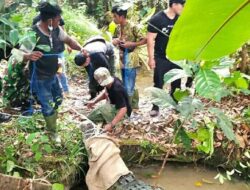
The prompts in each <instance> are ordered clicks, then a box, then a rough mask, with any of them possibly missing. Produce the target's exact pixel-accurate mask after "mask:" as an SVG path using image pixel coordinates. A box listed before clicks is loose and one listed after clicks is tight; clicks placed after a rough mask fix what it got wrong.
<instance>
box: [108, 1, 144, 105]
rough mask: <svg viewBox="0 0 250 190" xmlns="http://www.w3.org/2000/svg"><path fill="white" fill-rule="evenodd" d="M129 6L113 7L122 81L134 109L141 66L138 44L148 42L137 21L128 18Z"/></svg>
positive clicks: (114, 41) (115, 41)
mask: <svg viewBox="0 0 250 190" xmlns="http://www.w3.org/2000/svg"><path fill="white" fill-rule="evenodd" d="M128 8H129V6H115V7H113V9H112V13H113V17H114V22H115V24H117V28H116V30H115V34H114V39H113V44H114V45H115V46H117V47H119V50H120V62H121V73H122V81H123V84H124V86H125V88H126V90H127V93H128V95H129V100H130V102H131V106H132V108H133V109H138V108H139V106H138V103H139V94H138V91H137V90H136V88H135V83H136V76H137V69H138V68H139V67H140V63H139V62H140V58H139V56H138V46H141V45H144V44H146V38H144V36H143V35H142V34H141V31H140V28H139V27H138V25H136V24H135V23H132V22H131V21H129V20H127V12H128Z"/></svg>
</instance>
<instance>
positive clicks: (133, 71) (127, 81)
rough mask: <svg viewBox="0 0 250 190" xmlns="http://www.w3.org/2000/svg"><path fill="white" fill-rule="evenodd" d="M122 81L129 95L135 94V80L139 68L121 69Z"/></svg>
mask: <svg viewBox="0 0 250 190" xmlns="http://www.w3.org/2000/svg"><path fill="white" fill-rule="evenodd" d="M121 74H122V81H123V84H124V87H125V89H126V91H127V93H128V95H129V96H133V95H134V92H135V82H136V75H137V68H123V69H122V70H121Z"/></svg>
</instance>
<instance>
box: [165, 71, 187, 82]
mask: <svg viewBox="0 0 250 190" xmlns="http://www.w3.org/2000/svg"><path fill="white" fill-rule="evenodd" d="M185 77H190V75H188V74H187V73H186V72H185V71H184V70H183V69H172V70H170V71H169V72H167V73H166V74H165V75H164V81H165V83H172V82H174V81H176V80H178V79H182V78H185Z"/></svg>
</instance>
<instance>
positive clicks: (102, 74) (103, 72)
mask: <svg viewBox="0 0 250 190" xmlns="http://www.w3.org/2000/svg"><path fill="white" fill-rule="evenodd" d="M94 78H95V79H96V81H97V82H98V83H99V84H100V85H101V86H106V85H109V84H111V83H112V82H114V78H113V77H112V76H111V75H110V72H109V70H108V69H107V68H105V67H100V68H98V69H97V70H96V71H95V73H94Z"/></svg>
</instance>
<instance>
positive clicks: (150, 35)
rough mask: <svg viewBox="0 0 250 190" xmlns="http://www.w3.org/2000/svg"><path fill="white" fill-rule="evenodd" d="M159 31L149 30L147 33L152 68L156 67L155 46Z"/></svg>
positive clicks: (149, 63)
mask: <svg viewBox="0 0 250 190" xmlns="http://www.w3.org/2000/svg"><path fill="white" fill-rule="evenodd" d="M156 37H157V33H151V32H148V34H147V49H148V58H149V60H148V65H149V66H150V68H151V69H154V68H155V58H154V48H155V38H156Z"/></svg>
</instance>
